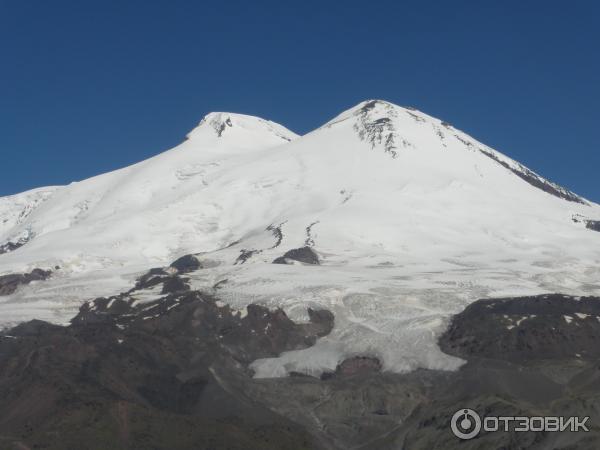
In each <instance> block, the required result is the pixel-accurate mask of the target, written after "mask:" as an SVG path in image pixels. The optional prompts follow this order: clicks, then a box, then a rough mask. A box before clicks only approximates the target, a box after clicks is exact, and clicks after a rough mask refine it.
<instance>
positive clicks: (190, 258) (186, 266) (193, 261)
mask: <svg viewBox="0 0 600 450" xmlns="http://www.w3.org/2000/svg"><path fill="white" fill-rule="evenodd" d="M171 267H172V268H173V269H176V270H177V271H178V272H179V273H188V272H193V271H194V270H198V269H201V268H202V263H201V262H200V260H199V259H198V257H197V256H195V255H184V256H182V257H181V258H178V259H176V260H175V261H173V262H172V263H171Z"/></svg>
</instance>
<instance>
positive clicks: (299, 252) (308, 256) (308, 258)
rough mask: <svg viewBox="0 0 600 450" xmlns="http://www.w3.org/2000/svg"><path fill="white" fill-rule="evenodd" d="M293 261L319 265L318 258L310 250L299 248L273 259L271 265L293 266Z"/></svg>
mask: <svg viewBox="0 0 600 450" xmlns="http://www.w3.org/2000/svg"><path fill="white" fill-rule="evenodd" d="M294 261H296V262H301V263H304V264H312V265H318V264H319V263H320V262H319V257H318V256H317V254H316V253H315V251H314V250H313V249H312V248H310V247H300V248H295V249H293V250H290V251H288V252H286V253H285V254H284V255H283V256H280V257H279V258H275V259H274V260H273V264H293V263H294Z"/></svg>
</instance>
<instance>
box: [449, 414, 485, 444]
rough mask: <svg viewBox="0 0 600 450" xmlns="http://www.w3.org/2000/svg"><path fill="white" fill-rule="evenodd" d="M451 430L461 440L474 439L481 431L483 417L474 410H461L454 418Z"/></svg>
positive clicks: (451, 422)
mask: <svg viewBox="0 0 600 450" xmlns="http://www.w3.org/2000/svg"><path fill="white" fill-rule="evenodd" d="M450 428H452V433H454V436H456V437H457V438H459V439H464V440H468V439H473V438H474V437H475V436H477V435H478V434H479V432H480V431H481V417H479V414H477V413H476V412H475V411H473V410H472V409H468V408H463V409H459V410H458V411H456V412H455V413H454V415H453V416H452V420H451V421H450Z"/></svg>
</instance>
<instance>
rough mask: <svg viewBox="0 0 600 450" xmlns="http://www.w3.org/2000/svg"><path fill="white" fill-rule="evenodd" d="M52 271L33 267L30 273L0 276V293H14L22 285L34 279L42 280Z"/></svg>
mask: <svg viewBox="0 0 600 450" xmlns="http://www.w3.org/2000/svg"><path fill="white" fill-rule="evenodd" d="M51 274H52V271H50V270H43V269H33V270H32V271H31V272H29V273H13V274H8V275H1V276H0V295H10V294H12V293H14V292H15V291H16V290H17V288H18V287H19V286H21V285H25V284H29V283H31V282H32V281H42V280H46V279H47V278H49V277H50V275H51Z"/></svg>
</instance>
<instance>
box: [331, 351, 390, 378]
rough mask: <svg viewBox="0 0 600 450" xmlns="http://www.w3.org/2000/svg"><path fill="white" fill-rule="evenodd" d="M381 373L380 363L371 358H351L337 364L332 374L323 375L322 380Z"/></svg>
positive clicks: (376, 359)
mask: <svg viewBox="0 0 600 450" xmlns="http://www.w3.org/2000/svg"><path fill="white" fill-rule="evenodd" d="M378 372H381V361H379V359H378V358H375V357H373V356H353V357H352V358H347V359H345V360H344V361H342V362H341V363H339V364H338V365H337V367H336V369H335V372H332V373H327V372H326V373H323V374H322V375H321V379H322V380H330V379H332V378H335V377H353V376H365V375H369V374H373V373H378Z"/></svg>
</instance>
